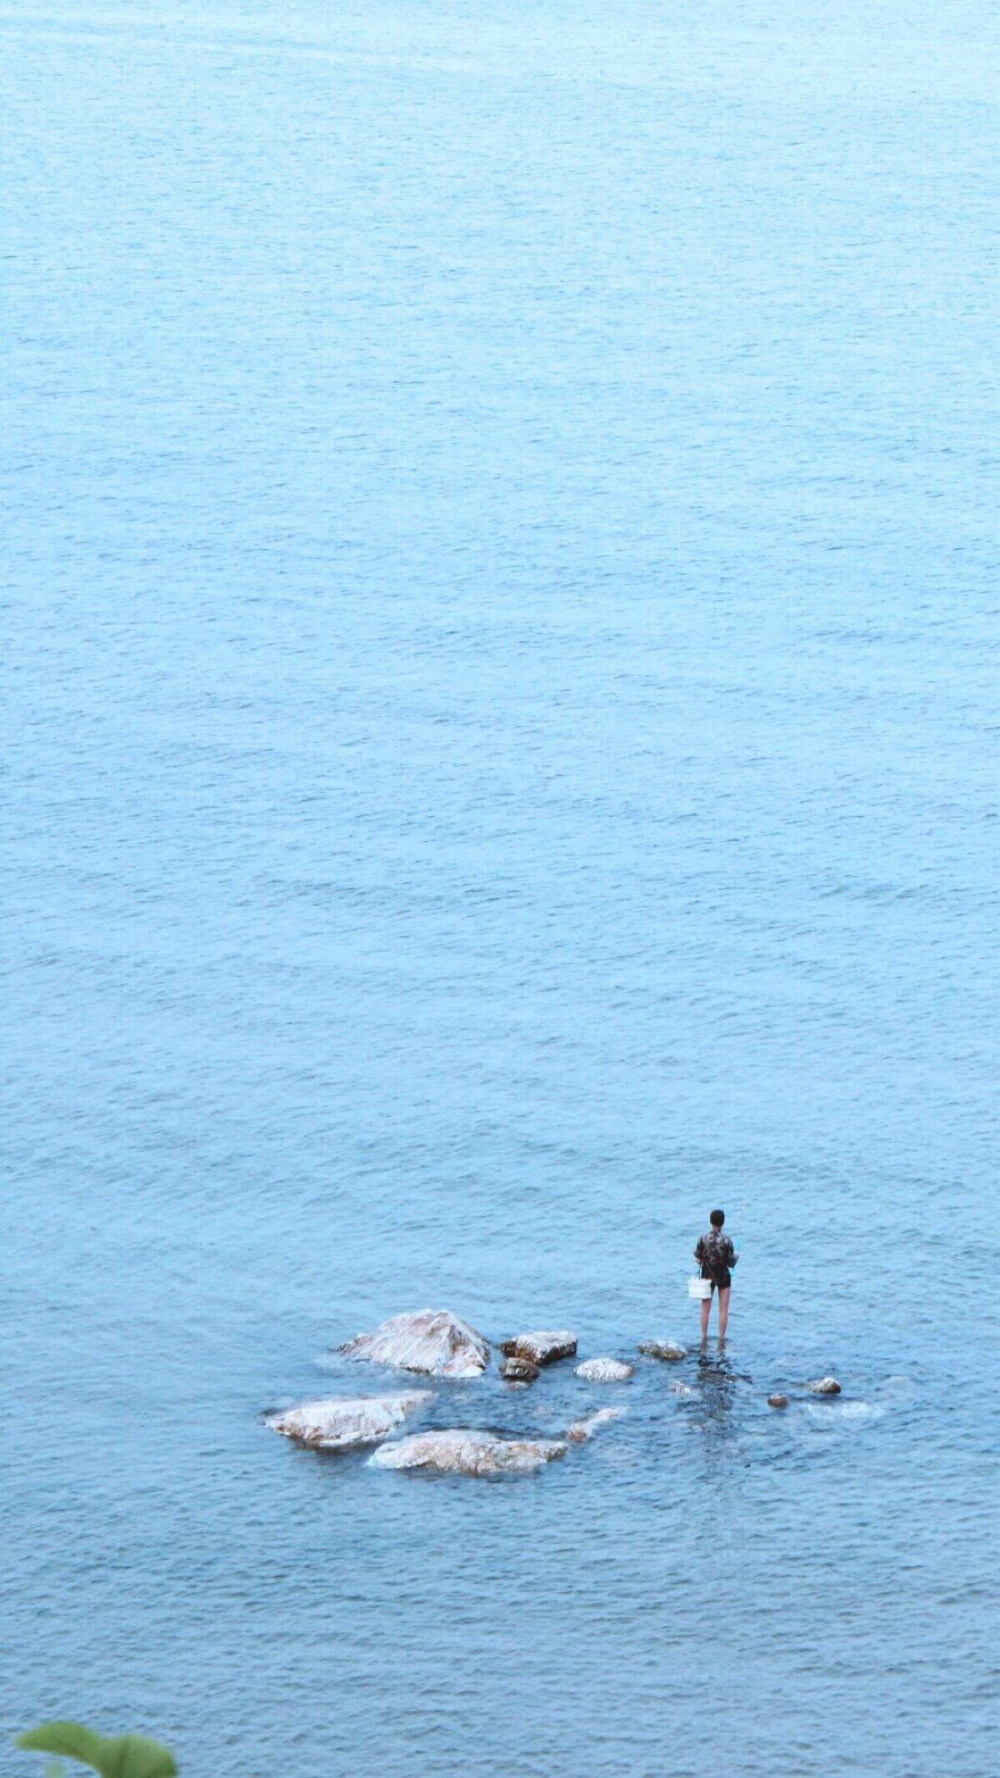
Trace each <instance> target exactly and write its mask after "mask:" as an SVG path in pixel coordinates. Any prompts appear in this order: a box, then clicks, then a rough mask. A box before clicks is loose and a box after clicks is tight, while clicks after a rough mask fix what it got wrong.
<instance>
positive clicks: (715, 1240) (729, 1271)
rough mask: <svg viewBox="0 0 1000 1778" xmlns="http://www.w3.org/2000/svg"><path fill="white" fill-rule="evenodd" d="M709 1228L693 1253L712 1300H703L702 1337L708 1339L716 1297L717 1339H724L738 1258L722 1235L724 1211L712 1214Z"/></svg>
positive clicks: (731, 1245) (726, 1237) (716, 1211)
mask: <svg viewBox="0 0 1000 1778" xmlns="http://www.w3.org/2000/svg"><path fill="white" fill-rule="evenodd" d="M708 1220H709V1222H710V1223H711V1225H712V1226H711V1228H710V1229H709V1231H708V1234H707V1235H702V1236H701V1239H700V1240H699V1242H698V1245H697V1247H696V1248H695V1250H694V1257H695V1259H696V1260H697V1261H698V1264H699V1265H700V1267H701V1275H702V1277H703V1278H707V1279H709V1281H710V1283H711V1286H712V1296H709V1297H706V1298H705V1301H704V1302H703V1303H702V1305H701V1337H702V1339H703V1340H707V1338H708V1318H709V1316H710V1315H711V1313H712V1297H713V1296H714V1295H715V1293H716V1291H718V1293H719V1338H720V1340H724V1339H725V1337H726V1324H727V1323H728V1321H729V1292H730V1289H731V1288H732V1282H733V1267H734V1266H735V1264H736V1261H737V1258H738V1255H737V1253H736V1249H735V1248H734V1246H733V1244H732V1242H731V1240H730V1239H729V1236H728V1235H724V1234H723V1232H722V1229H723V1224H724V1223H725V1220H726V1212H725V1211H724V1210H713V1211H712V1214H711V1216H710V1217H709V1219H708Z"/></svg>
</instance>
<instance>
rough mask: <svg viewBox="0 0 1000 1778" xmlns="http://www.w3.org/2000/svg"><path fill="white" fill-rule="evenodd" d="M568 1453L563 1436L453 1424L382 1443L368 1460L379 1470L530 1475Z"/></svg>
mask: <svg viewBox="0 0 1000 1778" xmlns="http://www.w3.org/2000/svg"><path fill="white" fill-rule="evenodd" d="M565 1452H566V1443H565V1440H564V1439H518V1438H500V1437H499V1436H498V1435H497V1434H496V1433H492V1432H476V1431H474V1430H473V1429H472V1428H470V1427H452V1428H449V1430H448V1431H445V1432H417V1433H412V1434H411V1435H410V1437H409V1438H403V1439H399V1440H396V1441H394V1442H393V1443H392V1444H388V1445H380V1446H379V1448H378V1450H377V1451H374V1452H373V1453H372V1455H371V1456H370V1457H369V1459H368V1461H369V1463H370V1464H371V1465H373V1466H374V1467H375V1468H376V1469H432V1470H435V1471H436V1472H437V1473H438V1474H440V1475H468V1476H497V1475H530V1474H531V1473H532V1472H533V1471H534V1470H536V1469H541V1468H543V1466H544V1465H545V1464H546V1463H552V1462H553V1461H554V1460H555V1459H556V1458H557V1457H562V1456H564V1455H565Z"/></svg>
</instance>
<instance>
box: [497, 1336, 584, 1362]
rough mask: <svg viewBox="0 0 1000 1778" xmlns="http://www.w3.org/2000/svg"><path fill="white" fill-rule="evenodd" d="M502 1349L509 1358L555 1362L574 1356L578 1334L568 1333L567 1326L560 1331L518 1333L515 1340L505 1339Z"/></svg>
mask: <svg viewBox="0 0 1000 1778" xmlns="http://www.w3.org/2000/svg"><path fill="white" fill-rule="evenodd" d="M500 1350H501V1352H503V1353H504V1354H505V1355H506V1356H507V1357H508V1358H526V1359H527V1360H528V1363H529V1364H538V1365H543V1364H555V1362H556V1360H557V1359H559V1358H572V1357H573V1356H574V1354H575V1352H576V1335H575V1334H571V1333H567V1331H566V1329H565V1328H562V1329H560V1331H559V1332H558V1333H552V1332H550V1331H548V1330H545V1331H543V1332H541V1333H524V1334H518V1336H517V1338H516V1339H514V1340H504V1341H503V1342H502V1344H501V1347H500Z"/></svg>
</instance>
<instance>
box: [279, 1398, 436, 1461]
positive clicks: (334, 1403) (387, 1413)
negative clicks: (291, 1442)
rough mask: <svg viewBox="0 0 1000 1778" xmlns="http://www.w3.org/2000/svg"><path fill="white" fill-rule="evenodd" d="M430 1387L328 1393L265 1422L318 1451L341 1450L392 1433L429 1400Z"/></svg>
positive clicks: (385, 1436)
mask: <svg viewBox="0 0 1000 1778" xmlns="http://www.w3.org/2000/svg"><path fill="white" fill-rule="evenodd" d="M433 1400H434V1395H433V1392H432V1391H431V1390H430V1389H413V1390H411V1391H410V1393H409V1395H353V1396H349V1395H331V1396H328V1397H327V1398H326V1399H325V1400H324V1401H304V1402H303V1403H302V1405H301V1407H297V1408H286V1409H285V1411H284V1413H281V1414H270V1415H269V1416H268V1420H267V1424H268V1426H271V1427H273V1429H274V1431H275V1432H281V1433H283V1434H284V1436H285V1438H296V1439H299V1440H301V1442H302V1444H304V1445H314V1446H316V1448H317V1449H318V1450H321V1451H343V1450H346V1449H347V1448H348V1447H349V1446H351V1445H377V1444H379V1443H380V1441H381V1440H382V1439H384V1438H387V1437H388V1436H389V1433H390V1432H395V1430H396V1428H397V1427H398V1426H402V1424H403V1421H404V1420H406V1419H408V1418H409V1416H410V1415H411V1414H413V1413H416V1410H417V1408H421V1407H423V1406H424V1405H425V1403H426V1402H429V1401H433Z"/></svg>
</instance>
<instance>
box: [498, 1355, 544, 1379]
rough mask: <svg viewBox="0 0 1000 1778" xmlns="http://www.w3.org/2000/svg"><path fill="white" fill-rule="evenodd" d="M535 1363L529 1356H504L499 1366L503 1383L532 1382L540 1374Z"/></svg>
mask: <svg viewBox="0 0 1000 1778" xmlns="http://www.w3.org/2000/svg"><path fill="white" fill-rule="evenodd" d="M541 1374H542V1373H541V1371H540V1370H539V1368H538V1366H537V1364H532V1362H531V1360H530V1358H505V1359H504V1361H503V1363H502V1365H501V1366H500V1375H501V1376H502V1378H503V1380H504V1382H505V1383H534V1382H537V1380H538V1378H539V1377H540V1376H541Z"/></svg>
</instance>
